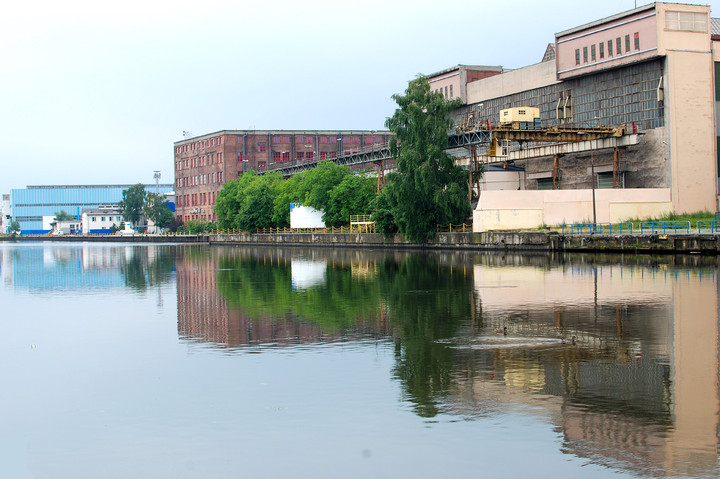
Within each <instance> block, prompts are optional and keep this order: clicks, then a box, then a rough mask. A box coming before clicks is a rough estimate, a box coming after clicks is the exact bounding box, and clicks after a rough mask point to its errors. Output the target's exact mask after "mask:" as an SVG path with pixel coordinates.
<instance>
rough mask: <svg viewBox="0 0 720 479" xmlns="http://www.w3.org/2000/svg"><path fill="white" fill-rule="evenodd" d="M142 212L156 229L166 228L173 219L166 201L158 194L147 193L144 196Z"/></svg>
mask: <svg viewBox="0 0 720 479" xmlns="http://www.w3.org/2000/svg"><path fill="white" fill-rule="evenodd" d="M143 212H144V213H145V216H146V217H147V218H148V219H150V220H151V221H152V222H153V223H154V224H155V226H157V227H158V228H167V227H168V226H169V225H170V222H171V221H172V220H173V217H174V215H173V214H172V211H170V208H169V207H168V202H167V199H166V198H165V196H163V195H161V194H158V193H148V194H147V195H145V206H144V207H143Z"/></svg>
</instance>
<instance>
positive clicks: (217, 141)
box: [175, 136, 222, 153]
mask: <svg viewBox="0 0 720 479" xmlns="http://www.w3.org/2000/svg"><path fill="white" fill-rule="evenodd" d="M218 145H222V137H221V136H219V137H217V138H209V139H207V140H201V141H195V142H193V143H188V144H187V145H182V146H178V147H177V148H175V153H187V152H188V151H195V150H199V149H201V148H209V147H213V146H218Z"/></svg>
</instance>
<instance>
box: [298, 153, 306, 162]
mask: <svg viewBox="0 0 720 479" xmlns="http://www.w3.org/2000/svg"><path fill="white" fill-rule="evenodd" d="M296 159H297V161H298V162H299V163H302V162H303V161H305V153H301V152H298V153H297V155H296Z"/></svg>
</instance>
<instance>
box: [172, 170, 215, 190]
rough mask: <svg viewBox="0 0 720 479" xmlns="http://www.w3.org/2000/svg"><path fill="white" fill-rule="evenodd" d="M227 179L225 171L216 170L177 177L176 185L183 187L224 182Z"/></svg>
mask: <svg viewBox="0 0 720 479" xmlns="http://www.w3.org/2000/svg"><path fill="white" fill-rule="evenodd" d="M224 181H225V173H223V172H222V171H214V172H212V173H208V174H205V175H195V176H186V177H184V178H177V179H176V180H175V186H176V187H177V188H183V187H187V186H197V185H207V184H217V183H220V184H222V183H223V182H224Z"/></svg>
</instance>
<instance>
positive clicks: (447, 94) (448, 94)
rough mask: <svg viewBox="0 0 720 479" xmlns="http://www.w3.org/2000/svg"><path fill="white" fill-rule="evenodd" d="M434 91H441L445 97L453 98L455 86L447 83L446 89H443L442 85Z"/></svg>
mask: <svg viewBox="0 0 720 479" xmlns="http://www.w3.org/2000/svg"><path fill="white" fill-rule="evenodd" d="M448 86H449V87H450V89H449V90H448ZM434 92H435V93H440V94H441V95H442V96H444V97H445V98H453V96H454V95H453V86H452V85H446V86H445V88H444V89H443V88H442V87H440V88H436V89H435V90H434Z"/></svg>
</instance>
